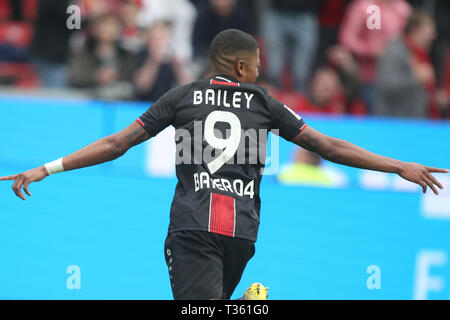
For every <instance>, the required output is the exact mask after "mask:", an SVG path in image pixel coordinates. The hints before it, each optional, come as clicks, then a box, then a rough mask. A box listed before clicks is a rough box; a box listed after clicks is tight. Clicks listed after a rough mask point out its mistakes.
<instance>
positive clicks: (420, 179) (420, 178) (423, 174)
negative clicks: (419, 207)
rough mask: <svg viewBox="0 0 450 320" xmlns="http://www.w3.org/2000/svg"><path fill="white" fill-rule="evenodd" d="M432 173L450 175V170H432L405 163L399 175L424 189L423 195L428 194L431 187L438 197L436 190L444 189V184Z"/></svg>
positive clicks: (412, 163) (417, 164)
mask: <svg viewBox="0 0 450 320" xmlns="http://www.w3.org/2000/svg"><path fill="white" fill-rule="evenodd" d="M431 172H440V173H448V172H449V170H448V169H441V168H432V167H427V166H424V165H421V164H419V163H414V162H404V163H403V164H402V166H401V167H400V170H399V172H398V175H400V176H401V177H402V178H403V179H406V180H408V181H411V182H414V183H417V184H418V185H420V186H421V187H422V190H423V193H425V192H427V187H430V188H431V190H433V192H434V193H435V194H436V195H438V194H439V192H438V190H437V188H436V186H437V187H439V189H443V188H444V187H443V186H442V184H441V183H440V182H439V181H438V180H437V179H436V178H435V177H433V176H432V175H431Z"/></svg>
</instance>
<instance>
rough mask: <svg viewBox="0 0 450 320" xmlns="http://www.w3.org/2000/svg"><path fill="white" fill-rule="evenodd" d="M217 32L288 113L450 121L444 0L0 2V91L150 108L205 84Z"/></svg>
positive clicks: (449, 9)
mask: <svg viewBox="0 0 450 320" xmlns="http://www.w3.org/2000/svg"><path fill="white" fill-rule="evenodd" d="M71 5H76V6H77V8H79V9H80V11H79V12H80V18H81V20H80V27H81V28H76V25H77V24H76V22H77V20H76V18H77V17H76V14H77V10H67V9H68V8H69V6H71ZM73 15H75V16H73ZM68 19H72V20H71V23H72V24H71V25H72V26H75V29H74V28H71V27H69V23H68ZM74 21H75V23H73V22H74ZM227 28H237V29H240V30H243V31H246V32H248V33H251V34H252V35H254V36H255V37H256V39H257V40H258V42H259V43H260V48H261V62H262V67H261V70H260V73H261V76H260V78H259V80H258V84H259V85H261V86H264V87H266V88H267V89H268V90H269V92H270V93H271V94H272V95H273V96H275V97H276V98H278V99H279V100H281V101H283V102H284V103H286V104H287V105H289V106H290V107H291V108H292V109H295V110H296V111H299V112H316V113H328V114H342V113H348V114H357V115H364V114H369V115H378V116H390V117H392V116H393V117H415V118H433V119H448V118H449V119H450V46H449V43H450V39H449V38H450V1H444V0H442V1H439V0H408V1H407V0H78V1H69V0H0V84H2V85H11V86H16V87H22V88H40V87H43V88H52V89H53V88H66V89H67V88H77V89H84V90H86V91H88V92H89V94H91V95H92V97H94V98H99V99H132V100H142V101H154V100H156V99H158V98H159V97H160V96H161V95H163V94H164V93H165V92H166V91H167V90H168V89H170V88H171V87H174V86H177V85H181V84H186V83H189V82H191V81H193V80H196V79H199V78H202V77H205V76H207V75H208V74H209V72H210V70H209V69H208V68H209V67H208V61H207V53H208V48H209V44H210V42H211V40H212V39H213V37H214V36H215V35H216V34H217V33H218V32H220V31H222V30H224V29H227Z"/></svg>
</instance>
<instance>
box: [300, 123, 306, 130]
mask: <svg viewBox="0 0 450 320" xmlns="http://www.w3.org/2000/svg"><path fill="white" fill-rule="evenodd" d="M307 126H308V125H307V124H306V123H305V124H304V125H302V127H301V128H300V131H303V129H305V128H306V127H307Z"/></svg>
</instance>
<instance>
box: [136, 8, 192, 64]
mask: <svg viewBox="0 0 450 320" xmlns="http://www.w3.org/2000/svg"><path fill="white" fill-rule="evenodd" d="M142 4H143V6H142V9H141V10H140V12H139V15H138V25H139V26H140V27H141V28H144V29H147V28H149V27H150V26H151V25H152V24H154V23H155V22H158V21H170V22H171V24H172V27H171V29H172V39H173V41H171V42H170V46H171V50H172V52H173V54H174V55H175V56H176V58H177V60H178V61H181V62H183V63H184V64H189V62H190V60H191V59H192V42H191V39H192V30H193V26H194V21H195V18H196V15H197V12H196V10H195V7H194V5H193V4H192V3H191V2H190V1H189V0H142Z"/></svg>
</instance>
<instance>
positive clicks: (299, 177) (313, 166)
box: [277, 148, 348, 188]
mask: <svg viewBox="0 0 450 320" xmlns="http://www.w3.org/2000/svg"><path fill="white" fill-rule="evenodd" d="M277 179H278V181H279V182H281V183H283V184H287V185H304V186H316V187H331V188H339V187H345V186H346V185H347V184H348V178H347V177H346V176H345V174H344V173H343V172H341V171H340V170H339V169H338V168H334V167H331V166H327V165H324V161H323V160H322V158H321V157H320V156H319V155H318V154H316V153H315V152H311V151H309V150H306V149H302V148H297V151H296V153H295V157H294V162H293V163H289V164H285V165H283V166H282V167H281V169H280V173H279V174H278V175H277Z"/></svg>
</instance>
